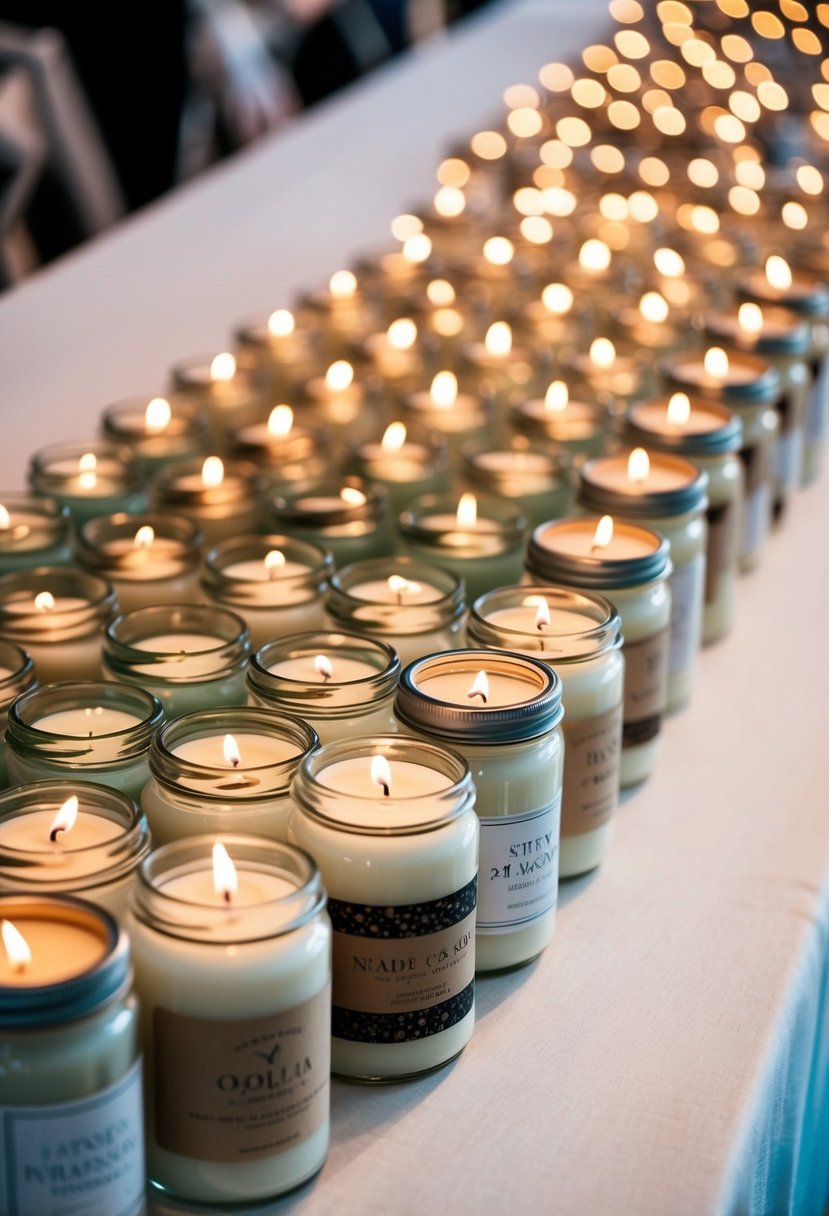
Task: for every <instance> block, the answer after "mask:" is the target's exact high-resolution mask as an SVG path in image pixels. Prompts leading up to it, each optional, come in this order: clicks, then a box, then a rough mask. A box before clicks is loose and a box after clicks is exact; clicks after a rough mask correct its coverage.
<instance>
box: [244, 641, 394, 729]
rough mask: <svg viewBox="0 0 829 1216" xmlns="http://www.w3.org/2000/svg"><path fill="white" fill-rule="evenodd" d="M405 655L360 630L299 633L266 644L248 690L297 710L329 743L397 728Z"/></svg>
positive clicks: (273, 705) (254, 697) (256, 700)
mask: <svg viewBox="0 0 829 1216" xmlns="http://www.w3.org/2000/svg"><path fill="white" fill-rule="evenodd" d="M399 677H400V660H399V658H398V657H397V654H396V653H395V651H394V650H393V649H392V648H391V646H387V645H386V644H385V643H384V642H379V641H372V640H371V639H370V638H364V637H362V636H361V635H360V634H356V633H333V632H327V631H322V632H318V633H298V634H294V635H293V636H291V637H286V638H279V639H278V640H277V641H274V642H268V643H267V644H266V645H264V646H262V647H260V649H259V650H257V652H256V654H255V655H253V657H252V658H251V660H250V664H249V666H248V673H247V686H248V696H249V699H250V700H251V701H252V702H253V704H254V705H259V706H262V708H264V709H267V710H270V712H271V713H279V714H284V713H290V714H296V715H297V716H298V717H300V718H301V719H302V720H303V721H304V722H307V723H308V724H309V726H312V727H313V728H314V730H315V731H316V732H317V734H318V735H319V737H320V740H321V741H322V742H323V743H331V742H333V741H334V740H336V739H344V738H350V736H351V735H353V734H374V733H377V732H379V733H380V734H388V732H389V731H393V730H395V729H396V726H397V722H396V720H395V717H394V697H395V693H396V692H397V681H398V679H399Z"/></svg>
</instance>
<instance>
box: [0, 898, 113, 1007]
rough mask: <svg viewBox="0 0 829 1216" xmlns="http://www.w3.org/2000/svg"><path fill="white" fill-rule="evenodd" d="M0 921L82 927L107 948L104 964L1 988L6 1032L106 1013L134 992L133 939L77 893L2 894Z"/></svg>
mask: <svg viewBox="0 0 829 1216" xmlns="http://www.w3.org/2000/svg"><path fill="white" fill-rule="evenodd" d="M0 918H2V919H3V920H6V919H8V920H11V921H14V920H15V919H16V918H17V919H19V920H20V919H25V920H33V919H37V920H48V921H52V922H56V921H58V922H60V921H62V922H64V923H65V924H73V925H78V926H80V927H82V928H84V929H87V930H89V931H90V932H91V933H92V934H94V935H95V936H97V937H99V938H100V939H101V943H102V949H103V953H102V956H101V958H100V959H99V960H98V962H96V963H94V964H93V965H92V966H91V967H88V968H87V969H86V970H85V971H81V972H79V973H78V974H77V975H70V976H68V977H67V978H66V979H62V980H57V981H55V982H54V983H50V984H26V985H22V984H21V985H12V984H7V985H4V986H0V1026H2V1027H3V1028H4V1029H10V1028H12V1027H19V1028H26V1029H31V1028H34V1027H38V1026H50V1025H54V1024H55V1023H63V1022H73V1021H76V1020H77V1019H78V1018H82V1017H87V1016H88V1015H89V1014H92V1013H95V1012H97V1010H99V1009H102V1008H103V1007H104V1005H107V1004H108V1003H109V1002H110V1001H112V1000H114V999H116V998H117V997H118V996H120V995H121V993H122V992H125V991H126V990H127V989H128V988H129V985H130V983H131V979H132V971H131V966H130V949H129V939H128V937H127V934H126V932H125V931H124V930H123V929H122V928H120V927H119V925H118V923H117V922H116V920H115V918H114V917H113V916H111V915H110V913H109V912H106V911H105V910H104V909H103V908H99V907H98V906H97V905H95V904H91V903H88V902H87V901H86V900H83V899H76V898H75V897H74V896H71V895H37V896H33V895H0Z"/></svg>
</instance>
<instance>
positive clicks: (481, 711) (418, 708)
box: [395, 649, 564, 744]
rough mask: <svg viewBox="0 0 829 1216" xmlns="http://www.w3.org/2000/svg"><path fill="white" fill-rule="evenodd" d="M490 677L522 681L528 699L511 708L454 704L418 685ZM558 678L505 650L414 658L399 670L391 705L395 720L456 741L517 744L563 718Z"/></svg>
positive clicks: (536, 663) (546, 668)
mask: <svg viewBox="0 0 829 1216" xmlns="http://www.w3.org/2000/svg"><path fill="white" fill-rule="evenodd" d="M481 670H484V671H486V673H487V674H488V675H491V676H492V675H500V676H513V677H519V678H523V679H524V680H525V681H526V683H527V685H528V691H529V693H530V695H531V697H532V699H531V700H526V701H519V702H516V703H515V704H512V705H492V706H487V705H479V704H476V703H474V702H473V701H470V703H469V705H468V706H466V705H457V704H455V703H454V702H452V701H441V700H437V699H436V698H433V697H431V696H430V695H429V694H428V693H426V692H424V691H423V690H422V688H421V686H420V684H421V681H424V682H425V681H426V679H427V678H428V676H438V675H452V674H454V673H456V672H462V673H468V674H469V677H470V684H471V683H472V681H473V680H474V678H475V675H476V673H477V672H478V671H481ZM561 688H562V686H561V680H560V679H559V677H558V675H557V674H556V673H555V672H554V671H553V669H552V667H549V666H548V665H547V664H546V663H542V662H541V661H540V660H539V659H532V658H529V657H527V656H525V655H520V654H514V653H513V652H512V651H508V650H485V649H480V650H449V651H446V652H444V653H441V654H432V655H427V656H426V657H425V658H422V659H415V661H414V662H413V663H410V664H409V665H408V667H406V668H405V669H404V671H403V674H402V675H401V677H400V686H399V688H398V690H397V698H396V701H395V714H396V716H397V717H398V719H399V720H400V721H401V722H403V723H404V724H405V725H406V726H408V727H410V728H411V729H413V730H422V731H425V732H426V733H427V734H430V735H436V736H437V737H438V738H441V739H449V740H453V741H454V742H456V743H468V744H477V743H520V742H522V741H524V740H526V739H534V738H536V737H537V736H538V735H542V734H545V733H546V732H547V731H549V730H552V729H553V727H554V726H557V725H558V723H559V722H560V721H561V719H562V717H563V716H564V707H563V706H562V704H561Z"/></svg>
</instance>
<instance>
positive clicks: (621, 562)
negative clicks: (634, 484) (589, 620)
mask: <svg viewBox="0 0 829 1216" xmlns="http://www.w3.org/2000/svg"><path fill="white" fill-rule="evenodd" d="M598 522H599V520H598V517H593V518H588V517H579V518H577V519H576V518H574V519H562V520H554V521H553V522H548V523H543V524H539V525H538V527H537V528H535V529H534V531H533V534H532V536H531V537H530V541H529V544H528V546H527V560H526V563H525V564H526V567H527V569H528V570H529V571H530V572H531V573H532V574H533V575H536V576H537V577H538V578H540V579H542V580H543V581H546V582H550V583H563V584H564V585H565V586H567V587H577V588H584V589H585V590H588V591H589V590H594V591H607V592H609V591H611V590H612V589H614V588H616V589H623V588H625V587H641V586H644V585H645V584H647V583H653V582H655V581H656V580H657V579H660V578H667V576H668V575H669V574H670V572H671V556H670V555H671V547H670V544H669V543H668V540H667V538H666V537H664V536H662V535H661V534H660V533H659V532H655V531H654V530H653V529H652V528H645V527H642V525H640V524H629V523H620V522H619V521H618V520H616V521H614V531H615V533H616V534H617V535H621V536H629V537H633V536H636V537H638V538H640V539H641V540H643V541H647V542H649V543H650V545H651V548H650V549H649V550H646V551H645V552H644V553H641V554H635V555H633V556H631V557H608V556H604V557H603V556H601V555H598V556H594V555H593V554H590V553H588V554H584V555H582V554H575V553H567V552H560V551H558V550H556V549H553V548H551V547H550V546H549V545H546V544H544V543H543V538H544V537H545V536H549V535H551V534H552V533H555V532H558V531H561V532H564V531H567V530H571V531H572V530H573V529H574V528H582V527H583V526H584V525H585V524H589V526H590V527H591V528H592V529H593V530H595V528H596V525H597V524H598ZM611 598H612V597H611Z"/></svg>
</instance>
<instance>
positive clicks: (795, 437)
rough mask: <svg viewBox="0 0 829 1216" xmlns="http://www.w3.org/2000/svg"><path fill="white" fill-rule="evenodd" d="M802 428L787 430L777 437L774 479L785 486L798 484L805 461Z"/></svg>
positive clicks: (789, 486)
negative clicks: (801, 467)
mask: <svg viewBox="0 0 829 1216" xmlns="http://www.w3.org/2000/svg"><path fill="white" fill-rule="evenodd" d="M802 434H803V432H802V431H800V430H797V429H796V430H793V431H785V432H784V433H783V434H781V435H779V436H778V438H777V447H776V448H775V454H774V479H775V481H776V482H778V483H779V484H780V485H782V486H783V487H784V489H785V488H791V487H792V486H796V485H797V483H798V480H799V479H800V466H801V464H802V463H803V453H802V446H803V445H802V443H801V438H802Z"/></svg>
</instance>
